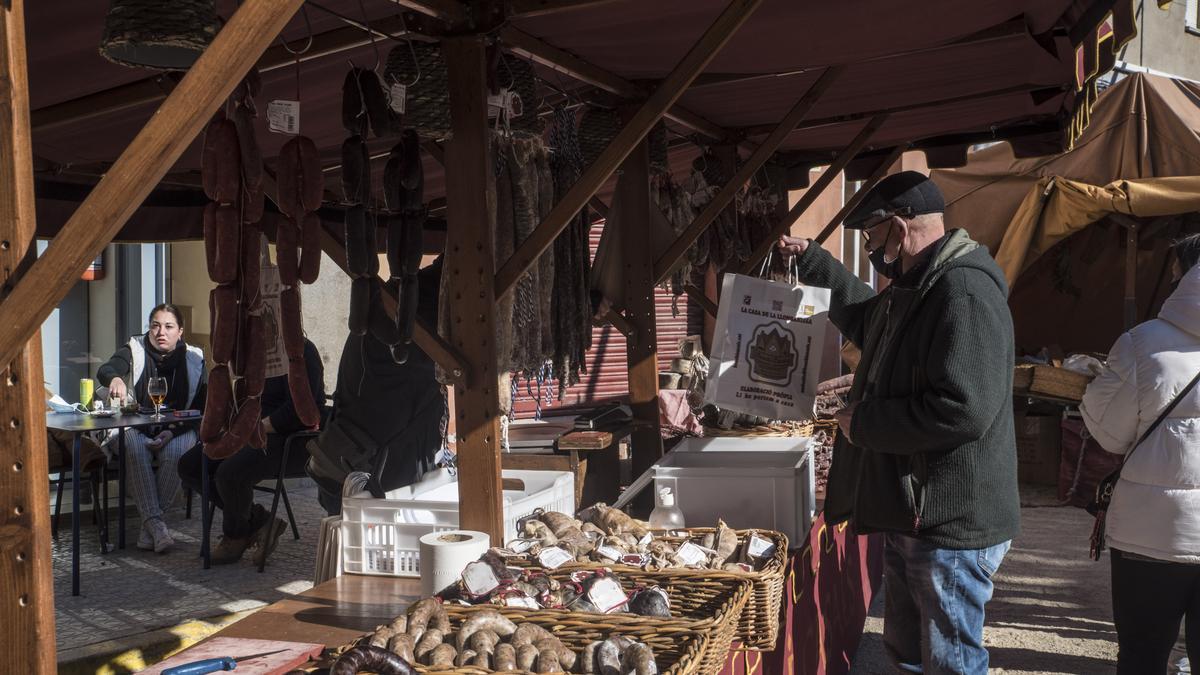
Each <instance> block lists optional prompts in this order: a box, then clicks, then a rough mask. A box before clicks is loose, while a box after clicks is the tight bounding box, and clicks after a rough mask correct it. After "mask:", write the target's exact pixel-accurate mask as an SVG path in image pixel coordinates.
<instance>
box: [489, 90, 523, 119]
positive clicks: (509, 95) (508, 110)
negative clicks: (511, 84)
mask: <svg viewBox="0 0 1200 675" xmlns="http://www.w3.org/2000/svg"><path fill="white" fill-rule="evenodd" d="M514 98H515V99H516V100H517V101H520V97H518V96H516V95H515V94H514V93H513V92H512V91H510V90H508V89H501V90H500V93H498V94H488V97H487V104H488V117H498V116H499V115H500V114H501V113H503V114H504V116H505V117H507V118H511V117H512V116H513V105H514V103H515V101H514V100H513V99H514Z"/></svg>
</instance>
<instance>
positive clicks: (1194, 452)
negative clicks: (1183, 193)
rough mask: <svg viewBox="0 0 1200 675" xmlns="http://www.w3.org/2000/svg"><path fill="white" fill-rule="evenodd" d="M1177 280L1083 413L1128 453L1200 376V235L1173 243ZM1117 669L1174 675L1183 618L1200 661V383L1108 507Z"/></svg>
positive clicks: (1132, 465)
mask: <svg viewBox="0 0 1200 675" xmlns="http://www.w3.org/2000/svg"><path fill="white" fill-rule="evenodd" d="M1174 253H1175V255H1174V258H1175V259H1174V263H1173V264H1174V266H1175V270H1174V271H1175V274H1174V277H1175V278H1176V279H1177V283H1178V286H1177V287H1176V288H1175V290H1174V291H1173V292H1172V293H1171V295H1170V297H1168V298H1167V300H1166V302H1164V303H1163V306H1162V310H1161V311H1160V312H1159V314H1158V318H1157V319H1153V320H1151V321H1147V322H1146V323H1143V324H1141V325H1139V326H1137V327H1135V328H1134V329H1133V330H1130V331H1129V332H1127V333H1125V334H1123V335H1122V336H1121V337H1120V338H1118V339H1117V342H1116V344H1114V345H1113V348H1112V351H1111V352H1110V353H1109V357H1108V365H1107V366H1106V368H1105V371H1104V372H1103V373H1102V374H1101V375H1100V376H1099V377H1097V378H1096V379H1095V380H1094V381H1093V382H1092V383H1091V385H1089V386H1088V389H1087V392H1086V393H1085V394H1084V397H1083V403H1082V405H1080V412H1081V413H1082V414H1083V420H1084V423H1085V424H1086V425H1087V428H1088V431H1090V432H1091V434H1092V436H1093V437H1095V439H1096V441H1097V442H1099V443H1100V445H1101V446H1102V447H1103V448H1104V449H1105V450H1107V451H1109V452H1112V453H1115V454H1119V455H1124V454H1126V453H1129V452H1130V451H1131V450H1132V449H1133V448H1134V446H1135V444H1137V441H1138V439H1140V438H1141V437H1142V435H1143V434H1144V433H1146V431H1147V430H1148V429H1150V426H1151V425H1152V424H1153V423H1154V421H1155V420H1156V419H1158V417H1159V416H1160V415H1161V414H1162V412H1163V410H1165V409H1166V407H1167V406H1168V405H1169V404H1170V403H1171V401H1173V400H1174V399H1175V398H1176V397H1177V396H1178V395H1179V394H1180V393H1181V392H1182V391H1183V389H1184V388H1185V387H1186V386H1187V385H1188V383H1190V382H1191V381H1192V379H1193V378H1194V377H1195V376H1196V373H1197V372H1200V265H1198V264H1197V262H1198V261H1200V235H1192V236H1190V237H1187V238H1185V239H1183V240H1181V241H1179V242H1178V243H1177V244H1176V246H1175V249H1174ZM1106 525H1107V544H1108V546H1109V547H1110V548H1111V549H1112V596H1113V597H1112V601H1113V622H1114V623H1115V624H1116V628H1117V643H1118V655H1117V672H1118V673H1165V672H1166V670H1167V661H1168V659H1169V658H1170V652H1171V647H1172V646H1173V645H1174V644H1175V641H1176V640H1177V639H1178V637H1179V624H1180V620H1181V619H1183V617H1185V616H1186V617H1187V650H1188V657H1189V660H1190V661H1191V662H1192V663H1200V387H1197V388H1196V389H1193V390H1192V391H1190V392H1188V393H1187V394H1186V395H1185V396H1184V397H1183V398H1182V399H1181V400H1180V401H1179V403H1178V404H1177V405H1176V406H1175V408H1174V409H1173V410H1172V411H1171V412H1170V413H1169V414H1168V416H1167V417H1166V418H1165V419H1164V420H1163V421H1162V423H1161V424H1159V425H1158V426H1157V427H1156V428H1155V429H1154V430H1153V431H1152V432H1151V433H1150V435H1149V436H1148V437H1147V438H1146V440H1145V441H1144V442H1143V443H1141V444H1140V445H1138V446H1137V450H1136V452H1133V454H1131V455H1129V459H1128V460H1127V461H1126V463H1125V466H1124V468H1123V469H1122V471H1121V478H1120V480H1119V481H1118V482H1117V485H1116V488H1115V489H1114V491H1113V496H1112V503H1111V505H1110V507H1109V510H1108V521H1107V524H1106Z"/></svg>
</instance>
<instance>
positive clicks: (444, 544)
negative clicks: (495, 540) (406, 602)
mask: <svg viewBox="0 0 1200 675" xmlns="http://www.w3.org/2000/svg"><path fill="white" fill-rule="evenodd" d="M490 546H491V538H489V537H488V535H487V534H486V533H484V532H474V531H472V530H449V531H447V532H430V533H429V534H427V535H425V536H423V537H421V595H422V596H424V597H429V596H431V595H436V594H437V593H439V592H441V591H442V590H443V589H445V588H446V587H447V586H449V585H451V584H453V583H454V582H456V581H458V577H459V575H461V574H462V571H463V568H464V567H466V566H467V563H470V562H473V561H475V560H478V559H479V556H481V555H483V554H484V553H486V552H487V550H488V547H490Z"/></svg>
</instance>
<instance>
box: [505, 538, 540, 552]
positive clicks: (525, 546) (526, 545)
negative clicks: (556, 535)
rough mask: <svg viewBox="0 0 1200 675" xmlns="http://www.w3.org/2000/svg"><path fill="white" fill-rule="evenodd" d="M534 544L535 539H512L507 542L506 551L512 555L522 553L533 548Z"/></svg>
mask: <svg viewBox="0 0 1200 675" xmlns="http://www.w3.org/2000/svg"><path fill="white" fill-rule="evenodd" d="M536 543H537V539H513V540H512V541H510V542H508V550H510V551H512V552H513V553H524V552H525V551H528V550H529V549H531V548H533V545H534V544H536Z"/></svg>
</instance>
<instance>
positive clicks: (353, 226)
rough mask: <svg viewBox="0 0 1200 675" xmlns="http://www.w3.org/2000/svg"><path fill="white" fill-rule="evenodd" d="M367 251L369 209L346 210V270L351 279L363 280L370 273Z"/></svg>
mask: <svg viewBox="0 0 1200 675" xmlns="http://www.w3.org/2000/svg"><path fill="white" fill-rule="evenodd" d="M372 255H374V254H373V253H371V252H370V251H368V249H367V209H366V207H365V206H362V205H356V206H351V207H349V208H347V209H346V268H347V270H348V271H349V273H350V276H351V277H354V278H356V279H357V278H362V277H365V276H368V275H369V273H370V268H371V263H370V260H369V258H370V257H371V256H372Z"/></svg>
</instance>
